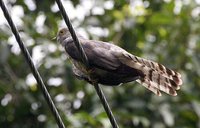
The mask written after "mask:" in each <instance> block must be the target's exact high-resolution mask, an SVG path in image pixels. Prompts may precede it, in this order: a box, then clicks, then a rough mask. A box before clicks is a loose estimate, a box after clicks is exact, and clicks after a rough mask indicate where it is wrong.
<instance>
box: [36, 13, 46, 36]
mask: <svg viewBox="0 0 200 128" xmlns="http://www.w3.org/2000/svg"><path fill="white" fill-rule="evenodd" d="M45 20H46V16H45V15H44V14H43V13H42V14H40V15H38V16H37V18H36V20H35V27H36V31H37V32H38V33H44V31H45V30H44V22H45Z"/></svg>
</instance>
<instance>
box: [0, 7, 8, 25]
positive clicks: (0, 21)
mask: <svg viewBox="0 0 200 128" xmlns="http://www.w3.org/2000/svg"><path fill="white" fill-rule="evenodd" d="M0 17H1V20H0V25H3V24H6V23H7V21H6V19H5V17H4V15H3V11H2V9H0Z"/></svg>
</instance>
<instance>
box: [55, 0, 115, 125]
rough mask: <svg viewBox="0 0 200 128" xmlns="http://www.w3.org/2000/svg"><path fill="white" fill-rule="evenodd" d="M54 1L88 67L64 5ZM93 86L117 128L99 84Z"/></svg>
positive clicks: (58, 0) (87, 65)
mask: <svg viewBox="0 0 200 128" xmlns="http://www.w3.org/2000/svg"><path fill="white" fill-rule="evenodd" d="M56 3H57V5H58V7H59V9H60V12H61V14H62V17H63V18H64V20H65V23H66V24H67V26H68V29H69V31H70V33H71V36H72V38H73V40H74V43H75V45H76V47H77V48H78V51H79V53H80V56H81V58H82V62H83V63H84V64H85V66H86V67H88V68H89V67H90V65H89V62H88V59H87V56H86V55H85V52H84V50H83V48H82V46H81V44H80V43H79V40H78V38H77V36H76V34H75V31H74V29H73V27H72V25H71V23H70V20H69V17H68V15H67V13H66V11H65V9H64V7H63V5H62V3H61V1H60V0H56ZM94 87H95V89H96V92H97V94H98V96H99V98H100V99H101V103H102V104H103V107H104V109H105V111H106V114H107V115H108V118H109V120H110V122H111V124H112V127H113V128H119V126H118V125H117V122H116V120H115V117H114V115H113V114H112V111H111V109H110V107H109V105H108V102H107V100H106V97H105V96H104V94H103V91H102V89H101V88H100V86H99V85H98V84H94Z"/></svg>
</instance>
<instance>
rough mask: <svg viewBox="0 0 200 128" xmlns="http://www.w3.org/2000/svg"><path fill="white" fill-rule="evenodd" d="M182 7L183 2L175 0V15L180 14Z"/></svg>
mask: <svg viewBox="0 0 200 128" xmlns="http://www.w3.org/2000/svg"><path fill="white" fill-rule="evenodd" d="M182 6H183V3H182V1H181V0H175V7H174V14H176V15H178V14H180V12H181V8H182Z"/></svg>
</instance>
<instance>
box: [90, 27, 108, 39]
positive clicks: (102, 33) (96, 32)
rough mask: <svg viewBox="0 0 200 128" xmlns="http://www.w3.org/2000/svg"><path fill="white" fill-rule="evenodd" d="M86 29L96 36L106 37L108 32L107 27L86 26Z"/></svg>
mask: <svg viewBox="0 0 200 128" xmlns="http://www.w3.org/2000/svg"><path fill="white" fill-rule="evenodd" d="M88 31H89V32H90V33H92V34H94V35H96V36H98V37H99V36H103V37H106V36H108V34H109V31H108V29H107V28H101V27H88Z"/></svg>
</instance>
